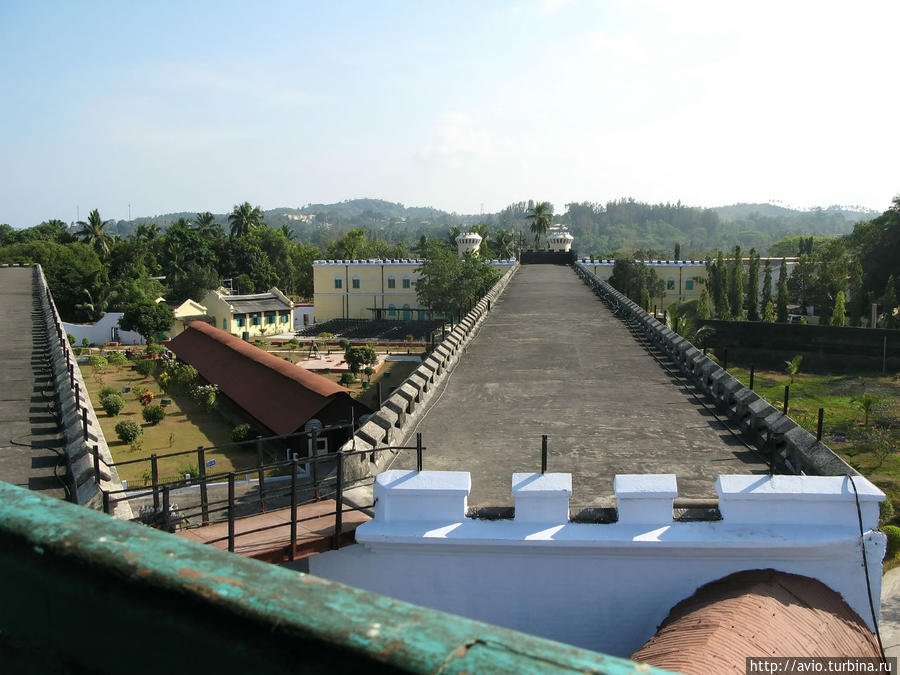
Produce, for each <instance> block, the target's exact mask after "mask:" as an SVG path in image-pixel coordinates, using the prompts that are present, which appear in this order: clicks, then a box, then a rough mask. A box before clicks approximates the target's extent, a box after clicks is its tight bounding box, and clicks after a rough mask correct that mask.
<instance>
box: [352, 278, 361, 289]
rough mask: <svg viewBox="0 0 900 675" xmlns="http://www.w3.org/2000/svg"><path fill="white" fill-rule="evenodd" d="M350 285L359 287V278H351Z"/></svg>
mask: <svg viewBox="0 0 900 675" xmlns="http://www.w3.org/2000/svg"><path fill="white" fill-rule="evenodd" d="M350 285H351V286H352V287H353V288H359V279H351V280H350Z"/></svg>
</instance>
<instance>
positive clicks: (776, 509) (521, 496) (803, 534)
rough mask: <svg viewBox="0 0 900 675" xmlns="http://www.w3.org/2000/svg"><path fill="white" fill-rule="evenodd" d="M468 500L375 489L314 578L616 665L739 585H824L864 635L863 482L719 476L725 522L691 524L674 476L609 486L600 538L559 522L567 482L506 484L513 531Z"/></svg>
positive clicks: (414, 482)
mask: <svg viewBox="0 0 900 675" xmlns="http://www.w3.org/2000/svg"><path fill="white" fill-rule="evenodd" d="M851 480H852V481H853V483H851ZM470 485H471V480H470V476H469V474H468V473H467V472H459V471H449V472H445V471H421V472H416V471H397V470H391V471H385V472H383V473H381V474H379V475H378V476H377V478H376V483H375V496H376V498H377V499H376V506H375V518H374V519H373V520H371V521H369V522H368V523H365V524H363V525H361V526H360V527H359V528H357V530H356V541H357V542H358V544H359V545H358V546H349V547H346V548H343V549H340V550H337V551H330V552H327V553H323V554H321V555H317V556H314V557H313V558H311V559H310V572H311V573H313V574H317V575H319V576H322V577H327V578H329V579H333V580H335V581H340V582H342V583H346V584H350V585H352V586H356V587H358V588H365V589H367V590H370V591H374V592H376V593H381V594H384V595H389V596H392V597H395V598H399V599H401V600H406V601H408V602H413V603H415V604H419V605H423V606H426V607H432V608H435V609H441V610H443V611H448V612H453V613H455V614H461V615H463V616H467V617H470V618H474V619H478V620H480V621H487V622H488V623H493V624H497V625H500V626H505V627H508V628H513V629H516V630H520V631H524V632H527V633H532V634H535V635H540V636H542V637H548V638H551V639H554V640H560V641H563V642H566V643H569V644H574V645H577V646H581V647H586V648H589V649H595V650H598V651H601V652H606V653H608V654H613V655H617V656H625V657H627V656H629V655H630V654H632V653H633V652H634V651H635V650H636V649H638V648H639V647H640V646H641V645H642V644H644V643H645V642H646V641H647V640H648V639H649V638H650V637H652V636H653V635H654V633H655V632H656V630H657V626H659V624H660V623H661V622H662V620H663V619H665V618H666V615H667V614H668V613H669V610H670V609H671V608H672V607H673V606H675V604H676V603H678V602H679V601H681V600H683V599H685V598H688V597H690V596H691V595H692V594H693V593H694V592H695V591H696V590H697V589H698V588H699V587H701V586H703V585H704V584H707V583H710V582H712V581H716V580H718V579H722V578H724V577H726V576H728V575H730V574H733V573H735V572H740V571H744V570H758V569H769V568H771V569H774V570H777V571H781V572H787V573H790V574H799V575H802V576H806V577H811V578H813V579H818V580H819V581H821V582H822V583H824V584H825V585H826V586H828V587H829V588H831V589H832V590H834V591H836V592H837V593H839V594H840V595H841V596H842V597H843V599H844V600H845V601H846V602H847V604H848V605H850V607H851V608H852V609H853V610H854V611H855V612H856V613H857V614H858V615H859V616H860V617H861V618H863V619H864V620H865V621H866V622H867V623H868V624H869V628H870V629H872V627H873V626H872V624H871V616H872V614H871V612H870V610H869V604H868V603H869V601H868V594H867V583H868V584H871V589H872V598H873V600H874V603H875V613H876V615H877V613H878V610H879V598H880V597H881V559H882V558H883V557H884V552H885V545H886V541H887V538H886V537H885V535H884V534H882V533H880V532H878V531H877V527H878V504H879V502H880V501H882V500H883V499H884V493H882V492H881V491H880V490H879V489H878V488H877V487H875V486H874V485H873V484H872V483H870V482H869V481H868V480H866V479H865V478H863V477H862V476H854V477H853V478H852V479H851V478H850V477H848V476H768V475H762V476H760V475H733V476H720V477H719V479H718V481H717V483H716V491H717V492H718V495H719V510H720V512H721V515H722V519H721V520H710V521H699V522H690V521H677V520H675V519H674V513H673V506H674V504H673V501H674V499H675V498H676V496H677V484H676V480H675V476H674V475H620V476H617V477H616V479H615V493H616V500H617V503H618V511H619V518H618V521H617V522H615V523H609V524H600V523H574V522H571V521H570V520H569V517H568V500H569V495H570V494H571V489H572V482H571V475H570V474H549V473H548V474H524V473H517V474H513V480H512V488H513V495H514V497H515V519H513V520H477V519H472V518H467V517H466V516H465V513H466V506H467V496H468V493H469V487H470ZM855 490H858V491H859V515H857V513H858V512H857V501H856V496H855ZM860 517H861V519H862V526H860V521H859V518H860ZM861 529H862V530H863V534H862V536H861V535H860V530H861ZM863 545H864V546H865V548H866V553H867V559H866V560H867V563H868V570H866V569H865V568H864V566H863V557H862V546H863ZM410 570H414V571H415V573H414V574H413V573H410ZM866 572H867V573H868V575H867V574H866ZM867 576H868V579H867Z"/></svg>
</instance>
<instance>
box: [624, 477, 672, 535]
mask: <svg viewBox="0 0 900 675" xmlns="http://www.w3.org/2000/svg"><path fill="white" fill-rule="evenodd" d="M613 490H614V491H615V493H616V505H617V508H618V511H619V522H620V523H640V524H653V523H659V524H662V523H671V522H672V517H673V513H672V508H673V504H674V501H675V497H677V496H678V483H677V482H676V481H675V474H671V473H658V474H622V475H618V476H616V477H615V480H614V481H613Z"/></svg>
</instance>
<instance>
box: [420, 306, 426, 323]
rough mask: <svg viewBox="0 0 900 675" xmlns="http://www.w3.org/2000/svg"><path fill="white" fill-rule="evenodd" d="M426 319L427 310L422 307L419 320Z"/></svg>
mask: <svg viewBox="0 0 900 675" xmlns="http://www.w3.org/2000/svg"><path fill="white" fill-rule="evenodd" d="M424 320H425V310H424V309H420V310H419V321H424Z"/></svg>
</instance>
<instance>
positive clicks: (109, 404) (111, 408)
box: [100, 394, 125, 417]
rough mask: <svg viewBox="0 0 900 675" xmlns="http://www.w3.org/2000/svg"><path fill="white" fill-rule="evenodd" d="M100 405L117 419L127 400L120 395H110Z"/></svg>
mask: <svg viewBox="0 0 900 675" xmlns="http://www.w3.org/2000/svg"><path fill="white" fill-rule="evenodd" d="M100 405H102V406H103V409H104V410H105V411H106V414H107V415H109V416H110V417H115V416H116V415H118V414H119V413H120V412H122V408H124V407H125V399H124V398H122V397H121V395H119V394H109V395H108V396H106V397H104V398H103V399H101V401H100Z"/></svg>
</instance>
